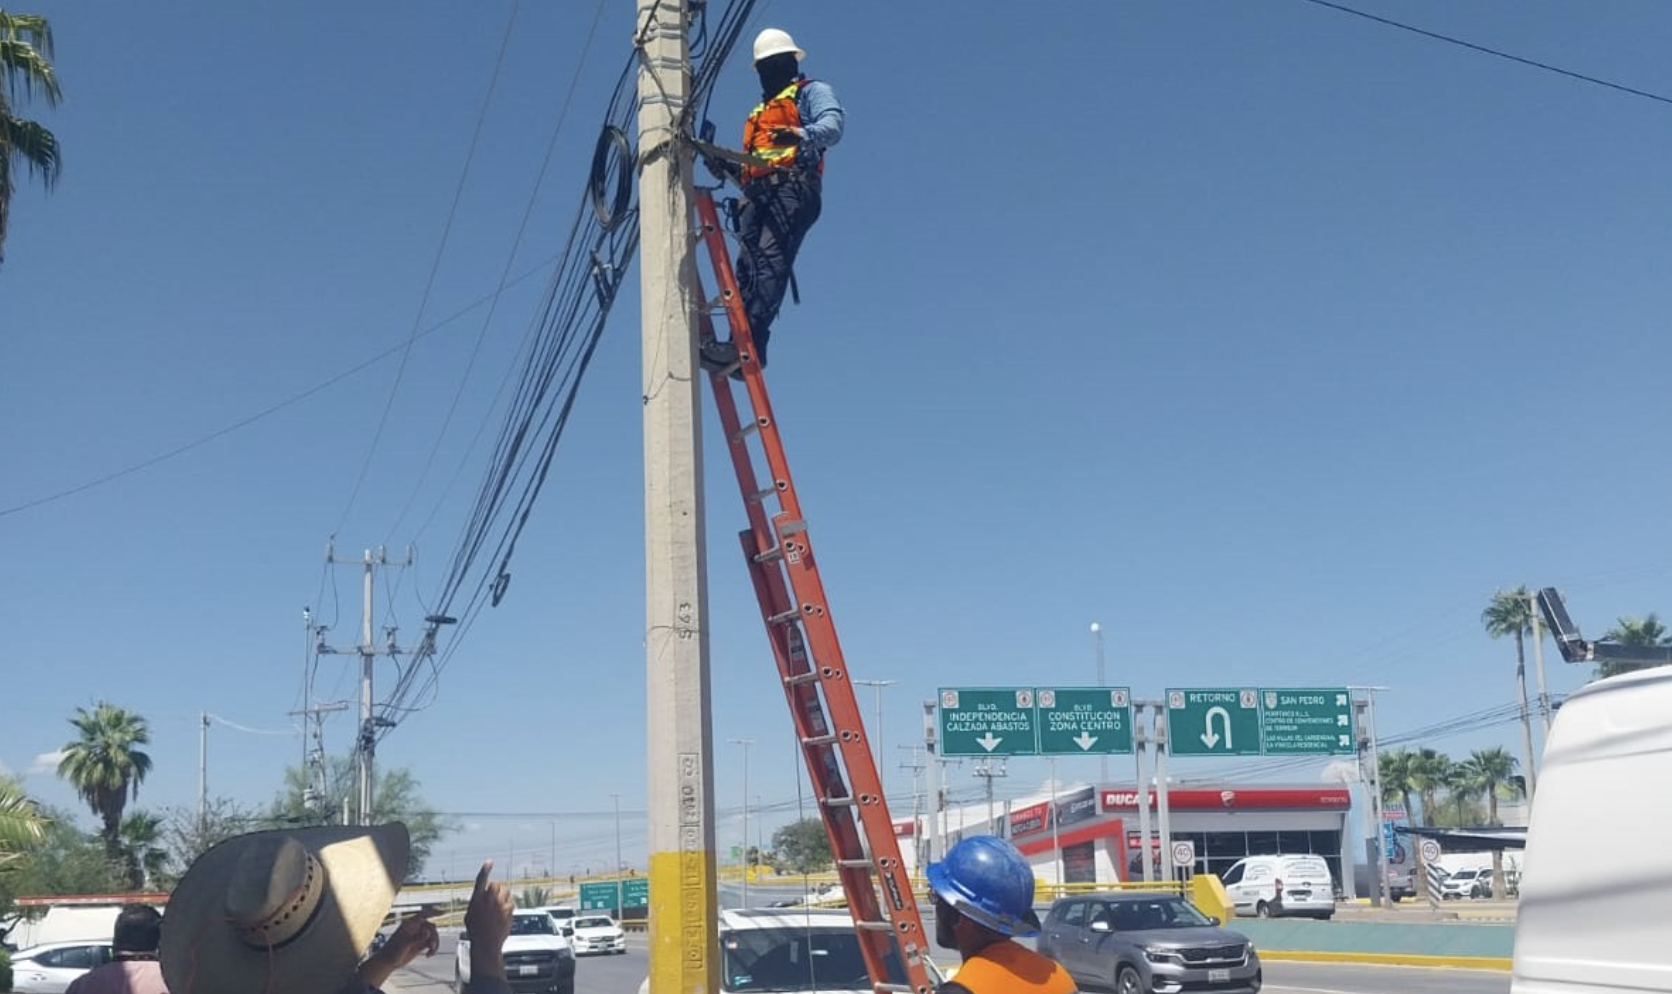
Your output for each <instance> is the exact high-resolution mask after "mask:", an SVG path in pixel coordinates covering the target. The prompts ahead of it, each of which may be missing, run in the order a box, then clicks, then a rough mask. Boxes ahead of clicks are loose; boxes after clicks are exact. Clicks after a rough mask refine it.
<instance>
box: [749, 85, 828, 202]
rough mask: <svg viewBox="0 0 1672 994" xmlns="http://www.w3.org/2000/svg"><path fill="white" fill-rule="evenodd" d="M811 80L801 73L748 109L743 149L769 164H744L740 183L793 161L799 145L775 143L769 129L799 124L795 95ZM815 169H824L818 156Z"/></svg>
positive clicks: (786, 165)
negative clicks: (795, 78) (792, 80)
mask: <svg viewBox="0 0 1672 994" xmlns="http://www.w3.org/2000/svg"><path fill="white" fill-rule="evenodd" d="M808 82H810V81H809V80H808V79H807V77H805V76H803V77H801V78H800V79H798V80H796V81H795V82H793V83H791V84H790V85H788V86H786V87H784V88H783V89H782V90H780V91H778V95H777V96H775V97H773V98H772V99H771V100H768V101H766V102H765V103H763V104H758V105H756V107H755V109H754V110H753V111H751V112H750V114H749V120H747V121H745V122H743V151H744V152H746V153H748V154H749V155H753V156H758V157H760V158H762V159H766V160H768V161H770V162H771V163H772V164H771V165H770V166H766V167H761V166H744V167H743V177H742V180H743V185H744V186H748V185H749V184H750V183H753V182H754V181H755V180H758V179H760V178H761V177H762V176H766V175H768V174H770V173H772V172H773V171H774V170H778V169H789V168H791V167H793V166H794V165H795V153H796V151H797V148H798V146H795V145H777V144H774V143H773V141H772V132H774V131H776V130H777V129H779V128H799V127H801V108H800V106H799V105H798V104H797V103H796V98H797V97H798V96H799V95H800V93H801V88H802V87H803V86H806V85H807V83H808ZM818 171H819V172H820V173H821V174H822V173H823V172H824V159H823V157H822V156H821V157H820V158H819V166H818Z"/></svg>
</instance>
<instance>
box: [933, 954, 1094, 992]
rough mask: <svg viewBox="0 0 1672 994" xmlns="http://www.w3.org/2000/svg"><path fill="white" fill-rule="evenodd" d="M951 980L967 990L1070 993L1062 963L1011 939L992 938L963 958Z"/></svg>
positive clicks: (1072, 986) (1072, 989)
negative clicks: (972, 954)
mask: <svg viewBox="0 0 1672 994" xmlns="http://www.w3.org/2000/svg"><path fill="white" fill-rule="evenodd" d="M952 982H953V983H954V984H957V985H958V986H959V987H962V988H964V989H965V990H967V991H969V992H970V994H1074V992H1075V991H1077V990H1079V988H1078V987H1076V986H1075V984H1074V978H1073V977H1071V976H1069V975H1068V971H1067V970H1064V969H1063V968H1062V964H1061V963H1058V962H1057V961H1056V960H1054V959H1051V958H1050V957H1049V956H1044V955H1041V954H1039V953H1036V952H1034V951H1033V950H1031V949H1029V948H1027V947H1026V946H1023V945H1019V944H1017V943H1015V942H1010V941H1005V942H995V943H993V944H992V945H990V946H988V947H987V948H986V949H983V950H981V951H980V952H979V953H976V954H975V955H974V956H971V957H970V958H969V959H967V960H965V961H964V965H963V966H961V967H959V968H958V972H957V973H955V974H953V975H952Z"/></svg>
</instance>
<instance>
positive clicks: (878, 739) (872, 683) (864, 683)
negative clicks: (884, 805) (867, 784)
mask: <svg viewBox="0 0 1672 994" xmlns="http://www.w3.org/2000/svg"><path fill="white" fill-rule="evenodd" d="M848 682H849V683H852V684H853V685H854V686H856V687H873V688H875V689H876V691H877V727H876V731H875V732H874V733H873V734H872V736H871V739H872V741H874V742H875V743H876V744H877V786H878V787H879V788H880V787H882V783H883V773H882V768H883V758H882V757H883V752H882V692H883V688H885V687H892V686H894V685H895V684H897V683H899V682H900V681H898V680H850V681H848ZM882 796H883V797H885V798H886V797H887V796H888V791H887V790H883V791H882Z"/></svg>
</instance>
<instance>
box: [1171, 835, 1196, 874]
mask: <svg viewBox="0 0 1672 994" xmlns="http://www.w3.org/2000/svg"><path fill="white" fill-rule="evenodd" d="M1173 865H1174V866H1177V867H1181V868H1186V869H1188V868H1189V867H1192V866H1195V865H1196V843H1194V842H1192V841H1190V840H1189V839H1180V840H1178V841H1177V842H1174V843H1173Z"/></svg>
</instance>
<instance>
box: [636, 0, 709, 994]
mask: <svg viewBox="0 0 1672 994" xmlns="http://www.w3.org/2000/svg"><path fill="white" fill-rule="evenodd" d="M635 10H636V11H637V20H636V21H635V24H636V25H637V27H636V38H635V40H636V43H637V44H638V45H639V46H640V55H641V58H640V62H639V135H638V164H639V232H640V250H639V251H640V296H641V308H642V317H643V332H642V334H643V347H644V384H643V385H644V522H645V547H644V551H645V637H644V644H645V669H646V678H647V679H646V687H647V693H646V698H647V700H646V705H647V707H646V714H645V718H646V727H647V741H646V750H645V751H646V758H647V761H648V765H649V771H648V773H649V775H648V778H647V782H648V792H647V795H646V802H647V803H646V807H647V811H648V813H649V819H648V821H649V834H650V868H649V875H650V994H707V992H709V991H715V990H718V989H719V979H720V975H719V963H718V959H719V955H718V954H719V949H718V935H719V924H718V914H717V911H716V897H715V889H714V888H715V872H714V804H713V798H714V769H713V764H712V762H711V757H712V755H713V751H714V733H713V728H712V711H711V706H710V700H709V694H710V689H709V670H708V604H707V600H708V597H707V590H706V582H707V581H706V572H707V562H706V556H705V553H704V548H703V501H702V435H701V428H702V418H701V413H700V410H699V407H698V401H697V387H698V385H699V383H700V382H701V379H702V376H703V375H704V374H703V373H702V372H701V371H700V370H699V369H698V366H697V315H696V310H695V308H696V303H697V302H696V293H697V289H696V279H695V268H694V267H695V259H694V249H695V240H694V239H693V238H692V232H691V196H692V191H691V166H692V156H691V150H690V147H689V146H688V145H686V144H685V143H684V142H683V141H682V135H681V134H680V131H681V129H682V128H684V127H686V125H687V122H686V121H685V111H686V101H687V98H688V92H689V87H690V82H691V70H690V52H689V48H688V46H687V43H686V28H687V11H686V0H635Z"/></svg>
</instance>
